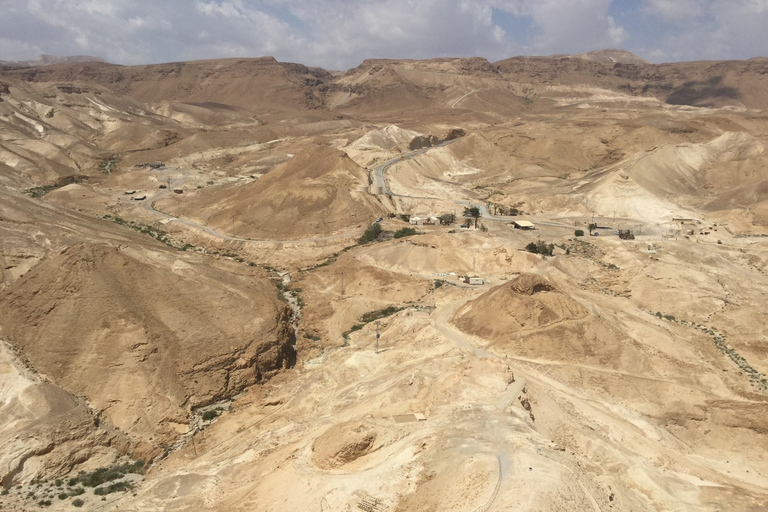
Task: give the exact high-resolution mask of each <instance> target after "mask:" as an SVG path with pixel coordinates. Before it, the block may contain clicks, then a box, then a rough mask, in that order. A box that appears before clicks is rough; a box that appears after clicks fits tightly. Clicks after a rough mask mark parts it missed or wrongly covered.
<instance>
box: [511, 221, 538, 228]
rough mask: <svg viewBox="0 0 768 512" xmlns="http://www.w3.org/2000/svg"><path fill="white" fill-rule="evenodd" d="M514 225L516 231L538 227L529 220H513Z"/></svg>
mask: <svg viewBox="0 0 768 512" xmlns="http://www.w3.org/2000/svg"><path fill="white" fill-rule="evenodd" d="M512 225H513V226H514V227H515V229H536V226H535V225H534V224H533V222H531V221H528V220H513V221H512Z"/></svg>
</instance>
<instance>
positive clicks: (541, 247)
mask: <svg viewBox="0 0 768 512" xmlns="http://www.w3.org/2000/svg"><path fill="white" fill-rule="evenodd" d="M525 250H526V251H528V252H532V253H533V254H541V255H542V256H552V254H553V253H554V250H555V245H554V244H547V243H546V242H544V241H543V240H538V241H536V242H531V243H529V244H528V245H526V246H525Z"/></svg>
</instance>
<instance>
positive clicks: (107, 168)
mask: <svg viewBox="0 0 768 512" xmlns="http://www.w3.org/2000/svg"><path fill="white" fill-rule="evenodd" d="M118 159H119V157H118V155H112V156H110V157H109V158H105V159H104V160H102V161H101V162H99V170H101V172H103V173H106V174H112V171H113V170H114V167H115V166H116V165H117V161H118Z"/></svg>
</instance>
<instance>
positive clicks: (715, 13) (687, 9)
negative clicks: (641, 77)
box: [645, 0, 768, 61]
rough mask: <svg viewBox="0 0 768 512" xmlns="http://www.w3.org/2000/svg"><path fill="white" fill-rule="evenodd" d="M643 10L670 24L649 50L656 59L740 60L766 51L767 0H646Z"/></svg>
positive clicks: (767, 35) (763, 53)
mask: <svg viewBox="0 0 768 512" xmlns="http://www.w3.org/2000/svg"><path fill="white" fill-rule="evenodd" d="M645 11H646V12H647V13H648V14H650V15H651V16H652V17H655V18H657V19H658V20H659V21H661V22H665V23H669V24H671V26H672V28H671V29H669V30H668V31H667V32H666V33H665V34H664V35H663V36H662V37H660V38H659V41H658V44H657V47H656V48H654V49H649V50H650V51H649V54H651V55H652V57H651V58H652V59H654V60H657V61H658V60H694V59H743V58H749V57H755V56H760V55H765V54H766V50H768V31H766V30H765V27H766V26H768V0H729V1H728V2H723V1H719V0H646V4H645Z"/></svg>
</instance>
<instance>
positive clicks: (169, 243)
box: [101, 215, 195, 251]
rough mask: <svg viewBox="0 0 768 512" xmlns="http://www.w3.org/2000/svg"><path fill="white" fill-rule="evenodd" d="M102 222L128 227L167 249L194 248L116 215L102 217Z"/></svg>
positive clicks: (166, 233) (158, 231)
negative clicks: (162, 244)
mask: <svg viewBox="0 0 768 512" xmlns="http://www.w3.org/2000/svg"><path fill="white" fill-rule="evenodd" d="M101 218H102V219H104V220H109V221H112V222H115V223H117V224H120V225H122V226H126V227H129V228H131V229H133V230H136V231H138V232H139V233H143V234H145V235H149V236H151V237H152V238H154V239H155V240H157V241H158V242H162V243H164V244H165V245H167V246H168V247H173V248H174V249H176V250H178V251H186V250H188V249H193V248H194V247H195V246H194V245H192V244H190V243H184V244H182V243H180V242H177V241H176V240H174V239H173V238H172V237H171V235H170V233H168V232H167V231H163V230H162V229H158V228H156V227H153V226H147V225H146V224H139V223H138V222H133V221H129V220H125V219H123V218H122V217H118V216H117V215H104V216H102V217H101Z"/></svg>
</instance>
